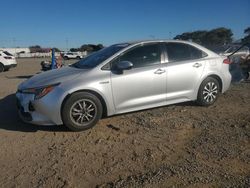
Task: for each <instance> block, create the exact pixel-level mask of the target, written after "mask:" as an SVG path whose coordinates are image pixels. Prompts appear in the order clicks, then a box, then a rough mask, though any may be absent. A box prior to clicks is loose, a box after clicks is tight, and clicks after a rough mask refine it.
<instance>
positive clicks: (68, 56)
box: [63, 52, 83, 60]
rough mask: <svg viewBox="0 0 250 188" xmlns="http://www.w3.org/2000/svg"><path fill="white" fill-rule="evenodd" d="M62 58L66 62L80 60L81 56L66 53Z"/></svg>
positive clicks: (75, 53) (74, 53)
mask: <svg viewBox="0 0 250 188" xmlns="http://www.w3.org/2000/svg"><path fill="white" fill-rule="evenodd" d="M63 58H64V59H65V60H68V59H82V58H83V56H82V55H80V54H79V53H77V52H67V53H65V54H63Z"/></svg>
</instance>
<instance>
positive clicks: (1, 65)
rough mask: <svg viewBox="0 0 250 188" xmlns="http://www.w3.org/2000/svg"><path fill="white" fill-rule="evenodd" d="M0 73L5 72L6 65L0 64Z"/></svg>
mask: <svg viewBox="0 0 250 188" xmlns="http://www.w3.org/2000/svg"><path fill="white" fill-rule="evenodd" d="M0 72H4V65H3V64H2V63H0Z"/></svg>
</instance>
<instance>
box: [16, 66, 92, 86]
mask: <svg viewBox="0 0 250 188" xmlns="http://www.w3.org/2000/svg"><path fill="white" fill-rule="evenodd" d="M87 71H88V70H87V69H78V68H74V67H69V66H67V67H63V68H60V69H55V70H50V71H47V72H43V73H40V74H37V75H34V76H32V77H31V78H29V79H28V80H26V81H24V82H22V83H21V84H20V85H19V87H18V89H19V90H23V89H27V88H36V87H41V86H47V85H51V84H55V83H62V82H65V81H67V80H72V79H74V78H76V77H77V76H79V75H80V74H81V73H83V72H87Z"/></svg>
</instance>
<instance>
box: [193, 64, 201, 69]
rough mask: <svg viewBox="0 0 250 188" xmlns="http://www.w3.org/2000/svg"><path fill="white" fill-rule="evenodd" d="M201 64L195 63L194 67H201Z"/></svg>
mask: <svg viewBox="0 0 250 188" xmlns="http://www.w3.org/2000/svg"><path fill="white" fill-rule="evenodd" d="M201 66H202V64H201V63H195V64H194V65H193V67H195V68H199V67H201Z"/></svg>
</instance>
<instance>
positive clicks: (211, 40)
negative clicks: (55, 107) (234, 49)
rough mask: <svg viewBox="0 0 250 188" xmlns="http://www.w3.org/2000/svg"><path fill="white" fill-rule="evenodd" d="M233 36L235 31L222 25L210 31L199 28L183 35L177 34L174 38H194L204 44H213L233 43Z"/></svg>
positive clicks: (193, 39)
mask: <svg viewBox="0 0 250 188" xmlns="http://www.w3.org/2000/svg"><path fill="white" fill-rule="evenodd" d="M232 36H233V33H232V31H231V29H227V28H224V27H220V28H216V29H213V30H210V31H206V30H198V31H194V32H185V33H182V34H181V35H177V36H176V37H175V38H174V39H179V40H192V41H193V42H196V43H198V44H201V45H204V46H213V45H223V44H228V43H231V42H232Z"/></svg>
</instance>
